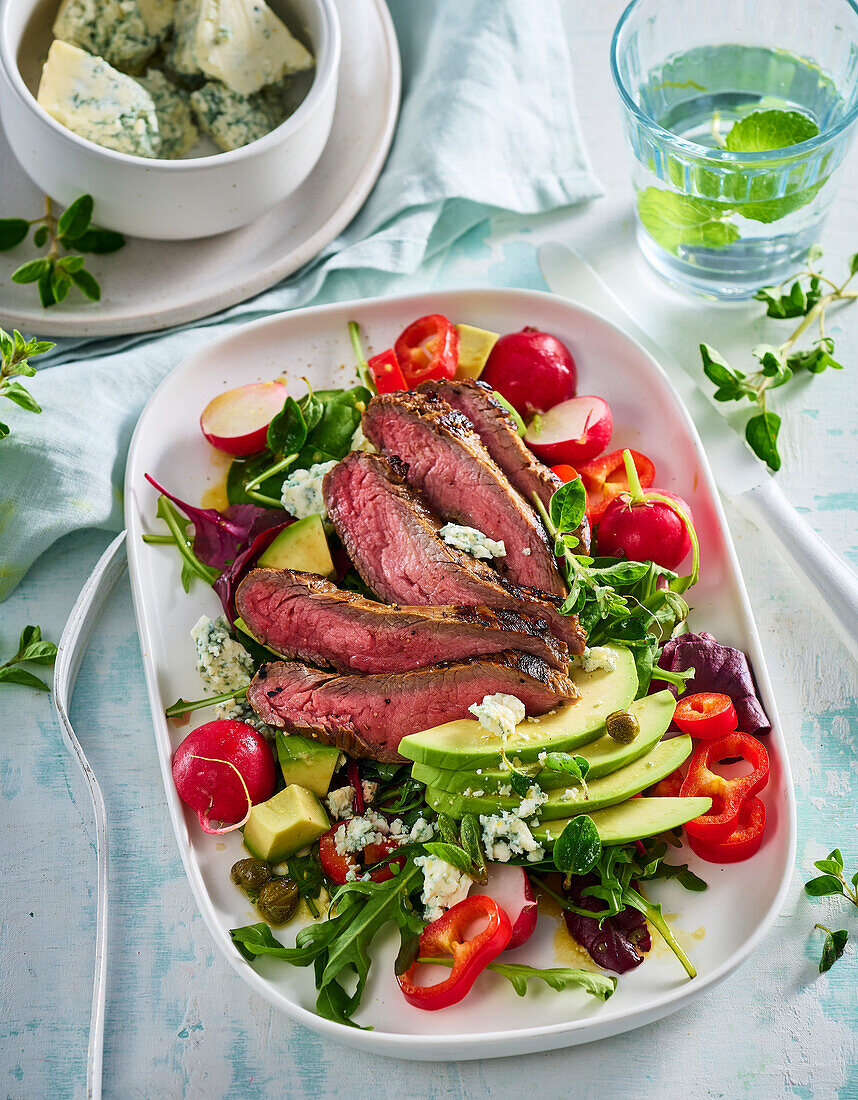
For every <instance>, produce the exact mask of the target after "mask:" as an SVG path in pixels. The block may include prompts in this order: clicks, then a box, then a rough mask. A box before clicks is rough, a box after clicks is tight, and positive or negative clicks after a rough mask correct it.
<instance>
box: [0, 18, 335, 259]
mask: <svg viewBox="0 0 858 1100" xmlns="http://www.w3.org/2000/svg"><path fill="white" fill-rule="evenodd" d="M339 58H340V27H339V20H338V17H337V11H336V8H335V6H334V3H333V0H271V4H270V5H269V3H267V2H266V0H60V3H59V6H57V4H56V0H6V2H5V3H4V4H3V5H2V8H0V118H2V122H3V126H4V128H5V130H6V134H7V137H8V140H9V144H10V146H11V147H12V149H13V151H14V153H15V156H16V157H17V159H18V160H19V162H20V164H21V166H22V167H23V169H24V170H25V171H26V172H27V174H28V175H29V176H30V177H31V179H32V180H33V181H34V182H35V183H36V185H37V186H38V187H40V188H41V189H42V190H43V191H44V192H45V193H46V194H47V195H50V196H51V198H53V199H55V200H56V201H57V202H59V203H62V204H67V203H69V202H70V201H72V200H73V199H74V198H76V197H77V196H78V195H80V194H82V193H84V192H87V193H89V194H91V195H92V196H93V198H94V200H95V209H96V217H97V220H98V223H99V225H102V226H104V227H106V228H108V229H115V230H118V231H119V232H121V233H125V234H129V235H131V236H136V237H147V238H153V239H156V240H187V239H194V238H200V237H207V236H213V235H214V234H217V233H223V232H227V231H229V230H231V229H235V228H237V227H239V226H241V225H244V224H246V223H247V222H250V221H252V220H254V219H255V218H257V217H259V216H260V215H262V214H263V213H265V211H267V210H269V209H270V208H271V207H272V206H274V205H276V204H277V203H279V202H281V201H283V200H284V199H286V198H288V196H289V195H290V194H291V193H292V192H293V191H295V190H296V189H297V188H298V187H299V186H300V185H301V184H302V183H303V182H304V181H305V180H306V179H307V177H308V176H309V174H310V172H311V171H312V170H313V167H314V166H315V164H316V162H317V161H318V159H319V157H320V156H321V154H322V150H323V149H324V147H325V144H326V142H327V139H328V136H329V134H330V129H331V123H332V120H333V113H334V106H335V103H336V95H337V71H338V67H339Z"/></svg>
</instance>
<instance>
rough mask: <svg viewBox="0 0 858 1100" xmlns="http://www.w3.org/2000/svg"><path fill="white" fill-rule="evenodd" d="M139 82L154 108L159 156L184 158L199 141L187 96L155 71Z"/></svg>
mask: <svg viewBox="0 0 858 1100" xmlns="http://www.w3.org/2000/svg"><path fill="white" fill-rule="evenodd" d="M138 80H139V83H140V84H142V85H143V87H144V88H145V89H146V91H147V92H148V93H149V95H150V96H151V97H152V102H153V103H154V104H155V113H156V115H157V116H158V133H159V135H160V137H161V148H160V153H159V155H160V156H161V157H165V158H167V159H175V158H176V157H181V156H183V155H184V154H185V153H187V152H188V150H189V149H190V148H191V147H192V146H193V145H194V143H195V142H196V140H197V138H198V137H199V131H198V130H197V128H196V126H195V125H194V119H193V115H192V114H191V103H190V98H189V96H188V93H187V92H185V91H183V90H182V89H181V88H177V87H176V86H175V84H172V83H170V81H169V80H168V79H167V78H166V76H164V74H163V73H161V72H158V70H157V69H150V70H149V72H148V73H147V74H146V75H145V76H141V77H139V78H138Z"/></svg>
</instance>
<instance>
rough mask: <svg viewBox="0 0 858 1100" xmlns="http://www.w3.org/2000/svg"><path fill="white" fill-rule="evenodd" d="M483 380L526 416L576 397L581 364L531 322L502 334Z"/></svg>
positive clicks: (482, 375) (485, 369) (548, 334)
mask: <svg viewBox="0 0 858 1100" xmlns="http://www.w3.org/2000/svg"><path fill="white" fill-rule="evenodd" d="M480 381H481V382H486V383H488V385H490V386H491V388H492V389H493V390H497V392H498V393H499V394H501V395H502V396H503V397H505V398H506V400H507V401H509V403H510V404H511V405H512V406H513V407H514V408H515V410H516V412H518V413H519V415H521V416H523V417H524V418H525V419H527V418H528V417H529V416H531V415H532V414H533V413H535V412H545V411H546V410H547V409H550V408H553V406H554V405H559V404H560V402H561V401H565V400H566V399H567V398H569V397H574V396H575V389H576V387H577V385H578V368H577V367H576V366H575V360H574V359H573V358H572V355H571V353H570V351H569V349H568V348H567V347H566V345H565V344H564V343H563V342H562V341H561V340H558V339H557V337H556V336H552V335H551V333H549V332H540V331H539V330H538V329H535V328H531V327H530V326H528V327H527V328H523V329H522V330H521V332H510V333H508V334H507V335H506V336H501V338H500V340H498V342H497V343H496V344H495V346H494V347H493V348H492V352H491V355H490V356H489V359H488V362H487V363H486V365H485V367H484V368H483V373H482V374H481V375H480Z"/></svg>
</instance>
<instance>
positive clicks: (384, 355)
mask: <svg viewBox="0 0 858 1100" xmlns="http://www.w3.org/2000/svg"><path fill="white" fill-rule="evenodd" d="M366 365H367V366H368V367H369V369H370V372H371V374H372V377H373V381H374V382H375V388H376V389H377V390H378V392H379V393H395V392H396V391H397V390H407V389H408V386H407V385H406V382H405V375H404V374H403V373H402V367H400V365H399V360H398V359H397V358H396V352H395V351H394V350H393V348H388V349H387V351H380V352H379V353H378V355H373V357H372V359H369V360H367V364H366Z"/></svg>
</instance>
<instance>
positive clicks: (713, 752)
mask: <svg viewBox="0 0 858 1100" xmlns="http://www.w3.org/2000/svg"><path fill="white" fill-rule="evenodd" d="M730 757H741V759H743V760H746V761H747V762H748V763H749V764H750V765H751V767H752V768H753V771H752V772H750V774H748V775H741V776H737V777H736V778H735V779H727V778H725V777H724V776H723V775H719V774H718V773H717V772H714V771H712V765H713V764H715V763H716V762H717V761H719V760H724V759H728V758H730ZM768 780H769V754H768V753H767V752H766V750H765V747H764V746H763V745H762V744H761V743H760V742H759V741H758V740H757V739H756V737H751V736H750V734H747V733H739V732H738V731H736V732H734V733H728V734H727V735H726V737H720V738H718V740H717V741H703V742H701V744H699V745H698V746H697V748H696V749H695V750H694V752H693V754H692V756H691V762H690V764H689V766H688V774H687V775H686V777H685V781H684V782H683V784H682V787H681V789H680V792H679V793H680V795H681V796H682V797H683V798H688V797H692V798H694V797H697V796H698V795H708V796H709V797H710V798H711V799H712V808H711V809H710V810H709V812H708V813H705V814H703V815H701V816H700V817H695V818H694V820H693V821H689V822H687V823H686V826H685V831H686V833H688V835H689V836H690V837H691V836H694V837H697V838H698V839H699V840H703V841H705V842H707V843H712V842H713V841H716V842H717V841H721V840H726V839H727V838H728V837H729V836H730V834H731V833H732V832H733V831H734V830H735V828H736V826H737V824H738V823H739V819H740V816H741V813H742V807H743V806H744V804H745V803H746V802H747V801H748V799H749V798H750V797H751V795H755V794H756V793H757V792H758V791H761V790H762V789H763V787H765V785H766V783H767V782H768Z"/></svg>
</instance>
